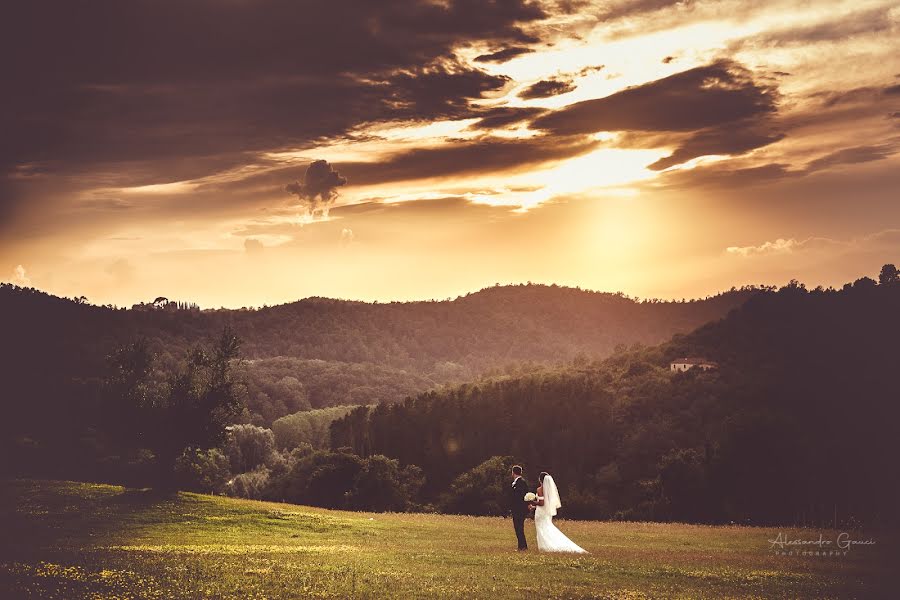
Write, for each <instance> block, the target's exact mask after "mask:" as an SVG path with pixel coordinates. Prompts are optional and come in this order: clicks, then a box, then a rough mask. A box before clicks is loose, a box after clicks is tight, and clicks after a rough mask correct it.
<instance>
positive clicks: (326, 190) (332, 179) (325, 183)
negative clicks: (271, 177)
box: [284, 160, 347, 214]
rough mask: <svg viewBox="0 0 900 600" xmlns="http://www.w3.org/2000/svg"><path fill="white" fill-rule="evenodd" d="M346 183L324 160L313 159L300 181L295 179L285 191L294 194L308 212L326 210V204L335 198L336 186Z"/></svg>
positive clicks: (344, 178)
mask: <svg viewBox="0 0 900 600" xmlns="http://www.w3.org/2000/svg"><path fill="white" fill-rule="evenodd" d="M346 183H347V178H346V177H342V176H341V175H340V173H338V172H337V171H335V170H334V168H333V167H332V166H331V165H329V164H328V161H325V160H315V161H313V162H312V163H310V165H309V166H308V167H307V168H306V173H304V175H303V180H302V181H295V182H293V183H289V184H287V185H286V186H285V188H284V189H285V191H286V192H288V193H290V194H294V195H295V196H297V198H299V199H300V202H301V204H303V206H305V207H306V209H307V211H309V214H315V213H316V212H318V211H322V210H325V211H326V212H327V209H328V205H329V204H331V203H332V202H334V199H335V198H337V195H338V188H339V187H341V186H342V185H345V184H346Z"/></svg>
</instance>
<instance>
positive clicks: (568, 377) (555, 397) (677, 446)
mask: <svg viewBox="0 0 900 600" xmlns="http://www.w3.org/2000/svg"><path fill="white" fill-rule="evenodd" d="M898 341H900V284H898V283H896V278H893V279H891V280H890V281H885V282H884V283H882V284H881V285H876V283H875V282H874V281H873V280H871V279H868V278H864V279H861V280H859V281H857V282H856V283H855V284H853V285H852V286H851V285H848V286H845V288H844V289H843V290H840V291H834V290H827V291H826V290H821V289H817V290H813V291H808V290H806V289H805V288H804V287H803V286H801V285H799V284H792V285H790V286H787V287H784V288H782V289H780V290H779V291H777V292H775V291H769V292H764V293H761V294H758V295H756V296H755V297H753V298H751V299H750V300H749V301H748V302H747V303H746V304H744V305H743V306H742V307H741V308H739V309H737V310H736V311H734V312H732V313H731V314H730V315H729V316H728V317H727V318H725V319H724V320H721V321H719V322H716V323H711V324H708V325H705V326H703V327H701V328H699V329H698V330H696V331H694V332H693V333H691V334H688V335H684V336H676V337H675V338H674V339H673V340H672V341H670V342H668V343H666V344H663V345H660V346H657V347H652V348H644V349H636V350H632V351H628V352H623V353H619V354H616V355H615V356H613V357H611V358H608V359H606V360H603V361H598V362H595V363H593V364H583V365H581V366H570V367H567V368H564V369H549V370H545V371H542V372H537V373H532V374H528V375H525V376H521V377H499V378H492V379H488V380H482V381H478V382H475V383H470V384H466V385H462V386H458V387H454V388H450V389H445V390H441V391H432V392H428V393H425V394H422V395H420V396H418V397H416V398H414V399H411V400H409V401H407V402H404V403H402V404H393V405H382V406H378V407H374V408H365V407H364V408H359V409H356V410H355V411H354V412H352V413H350V414H349V415H348V416H347V417H345V418H344V419H342V420H339V421H337V422H335V424H334V425H333V427H332V445H333V447H334V448H340V447H349V448H351V449H352V451H353V452H354V453H356V454H359V455H360V456H363V457H365V456H370V455H378V454H384V455H386V456H389V457H393V458H397V459H399V463H400V465H407V464H416V465H418V466H419V467H421V468H422V469H423V471H424V475H425V478H426V480H425V485H424V488H423V497H424V498H425V499H426V500H427V501H429V502H435V503H437V504H438V505H440V506H442V507H443V508H445V509H446V510H449V511H453V512H473V511H474V512H484V513H490V512H494V511H495V510H496V507H497V506H498V503H497V502H496V501H495V499H492V498H491V497H490V493H488V495H487V496H485V494H484V493H483V492H478V493H474V492H473V490H493V489H494V488H495V487H496V484H495V483H492V482H494V480H496V479H497V478H498V477H501V476H502V474H503V472H504V469H505V468H506V466H508V464H509V463H510V462H511V461H513V460H515V461H518V462H521V463H523V464H524V465H525V466H526V471H527V475H528V476H529V478H530V479H531V481H532V482H534V479H535V477H536V475H537V473H538V471H541V470H546V471H549V472H551V473H553V474H554V476H555V478H556V480H557V482H558V483H559V484H560V487H561V490H562V492H563V498H564V509H563V512H564V514H565V515H566V516H570V517H571V516H574V517H598V518H611V517H619V518H641V519H645V518H649V519H677V520H687V521H719V522H728V521H738V522H747V523H757V524H759V523H801V522H815V523H819V524H824V523H833V522H836V523H837V524H840V523H854V522H859V521H866V522H868V523H872V522H884V521H890V520H894V521H895V520H896V506H897V504H898V502H900V478H898V475H897V473H898V472H897V469H896V468H895V465H893V462H894V460H895V459H896V457H897V456H898V455H900V405H898V399H900V384H898V379H897V365H898V360H900V350H898ZM681 356H700V357H705V358H707V359H710V360H713V361H717V362H718V363H719V368H718V369H716V370H712V371H709V372H702V371H700V369H696V368H695V369H692V370H689V371H687V372H685V373H673V372H671V371H670V370H669V361H671V360H673V359H675V358H676V357H681ZM491 457H495V458H491ZM482 463H483V464H482ZM479 465H480V466H479ZM457 476H458V478H457ZM455 478H456V479H455ZM454 479H455V480H454ZM473 493H474V495H473Z"/></svg>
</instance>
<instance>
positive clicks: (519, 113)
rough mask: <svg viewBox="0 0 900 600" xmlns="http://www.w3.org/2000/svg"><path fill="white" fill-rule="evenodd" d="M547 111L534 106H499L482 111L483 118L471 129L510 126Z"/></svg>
mask: <svg viewBox="0 0 900 600" xmlns="http://www.w3.org/2000/svg"><path fill="white" fill-rule="evenodd" d="M546 112H547V109H545V108H537V107H534V106H498V107H495V108H491V109H489V110H487V111H485V112H482V113H480V114H481V115H482V117H481V119H480V120H478V121H477V122H476V123H474V124H473V125H472V126H471V127H470V128H471V129H496V128H499V127H508V126H510V125H515V124H517V123H521V122H522V121H528V120H531V119H534V118H535V117H536V116H538V115H542V114H544V113H546Z"/></svg>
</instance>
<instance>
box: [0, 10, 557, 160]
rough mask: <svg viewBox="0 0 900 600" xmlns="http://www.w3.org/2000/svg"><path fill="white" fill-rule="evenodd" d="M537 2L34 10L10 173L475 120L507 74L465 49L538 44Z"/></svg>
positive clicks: (20, 59)
mask: <svg viewBox="0 0 900 600" xmlns="http://www.w3.org/2000/svg"><path fill="white" fill-rule="evenodd" d="M544 16H545V15H544V12H543V11H542V9H541V8H540V7H539V6H538V5H537V4H535V3H533V2H529V1H526V0H504V1H500V0H493V1H488V2H481V1H476V0H451V1H449V2H443V3H436V2H428V1H425V0H396V1H394V2H390V3H384V2H371V1H370V0H349V1H346V2H341V3H335V2H324V1H309V2H295V1H293V0H254V1H253V2H244V1H235V2H221V1H218V0H183V1H180V2H156V1H152V0H134V1H130V2H120V1H118V0H94V1H92V2H86V3H72V2H65V1H63V0H34V1H30V2H20V3H15V4H13V5H10V6H9V7H6V9H5V10H4V17H3V20H2V22H3V24H2V25H0V56H2V58H0V61H2V65H3V72H4V94H3V95H2V96H0V128H2V129H3V131H4V136H5V140H4V144H3V145H2V149H0V170H8V169H10V168H12V165H15V164H23V163H41V164H42V165H44V168H46V169H48V170H49V169H53V170H55V169H65V168H66V165H67V164H71V163H72V161H77V162H80V163H82V164H83V165H84V166H85V169H87V168H88V167H89V166H90V165H93V164H95V163H98V162H103V161H112V162H118V161H121V160H147V161H152V160H156V159H161V158H169V159H171V158H172V157H191V158H193V157H198V156H211V155H218V154H221V153H236V152H247V151H257V150H261V149H272V148H281V147H286V146H294V147H296V146H299V145H303V144H304V143H308V142H312V141H314V140H316V139H319V138H323V137H329V136H337V135H341V134H343V133H345V132H346V131H348V130H349V129H352V128H353V127H355V126H358V125H360V124H363V123H369V122H377V121H382V120H388V119H394V118H410V117H415V118H419V119H430V118H436V117H442V116H447V115H448V114H450V115H455V114H458V113H459V112H460V111H464V110H466V108H467V107H468V100H470V99H472V98H477V97H479V96H480V94H482V93H483V92H485V91H487V90H492V89H495V88H497V87H501V86H502V85H504V84H505V81H506V80H505V79H503V78H497V77H492V76H489V75H487V74H486V73H483V72H481V71H479V70H477V69H472V68H470V67H463V66H460V65H459V64H458V63H456V62H455V61H454V59H453V58H452V53H453V50H454V48H456V47H457V46H460V45H464V44H466V43H472V42H482V41H484V40H488V41H490V43H492V44H502V43H504V41H506V42H508V43H519V44H522V43H532V42H533V41H534V39H533V38H532V36H530V35H528V34H527V33H525V32H524V31H523V29H522V28H521V26H522V25H523V24H527V23H529V22H532V21H535V20H537V19H541V18H543V17H544Z"/></svg>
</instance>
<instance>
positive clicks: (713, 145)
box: [649, 122, 784, 171]
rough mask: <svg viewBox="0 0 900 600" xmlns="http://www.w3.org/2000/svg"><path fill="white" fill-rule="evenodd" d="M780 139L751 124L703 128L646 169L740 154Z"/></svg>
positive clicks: (779, 136) (777, 134) (780, 134)
mask: <svg viewBox="0 0 900 600" xmlns="http://www.w3.org/2000/svg"><path fill="white" fill-rule="evenodd" d="M783 138H784V134H783V133H780V132H777V131H772V130H770V129H767V128H765V127H759V126H757V124H756V123H754V122H746V123H736V124H731V125H729V126H726V127H713V128H710V129H704V130H702V131H699V132H697V133H695V134H692V135H691V136H689V137H688V138H687V139H686V140H684V141H683V142H682V143H681V144H680V145H679V146H678V147H677V148H676V150H675V152H673V153H672V154H671V155H669V156H666V157H664V158H661V159H659V160H658V161H656V162H655V163H653V164H652V165H650V166H649V168H650V169H653V170H655V171H659V170H662V169H667V168H669V167H671V166H674V165H677V164H681V163H683V162H686V161H688V160H691V159H692V158H697V157H698V156H708V155H712V154H720V155H734V154H743V153H745V152H749V151H750V150H754V149H756V148H761V147H763V146H767V145H769V144H773V143H775V142H777V141H779V140H781V139H783Z"/></svg>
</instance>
